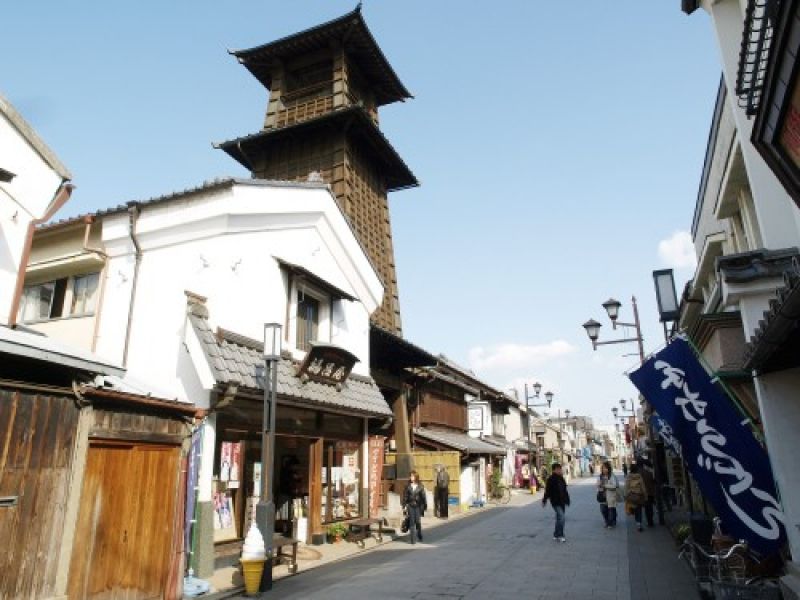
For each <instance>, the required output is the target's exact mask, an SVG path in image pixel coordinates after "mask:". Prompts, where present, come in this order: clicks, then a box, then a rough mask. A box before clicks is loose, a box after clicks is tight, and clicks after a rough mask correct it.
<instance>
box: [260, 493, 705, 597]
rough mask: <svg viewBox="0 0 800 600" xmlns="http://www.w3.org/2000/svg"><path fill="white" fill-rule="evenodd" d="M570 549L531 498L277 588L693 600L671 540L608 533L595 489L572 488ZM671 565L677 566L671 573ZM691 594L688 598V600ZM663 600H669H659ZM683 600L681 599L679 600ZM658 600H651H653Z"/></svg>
mask: <svg viewBox="0 0 800 600" xmlns="http://www.w3.org/2000/svg"><path fill="white" fill-rule="evenodd" d="M570 494H571V496H572V498H573V506H571V507H570V509H569V510H568V513H567V536H568V539H569V541H568V542H567V543H566V544H560V543H557V542H553V541H552V539H551V536H552V527H553V513H552V511H551V510H550V509H549V507H548V508H547V509H546V510H543V509H542V507H541V504H540V503H538V502H536V501H535V500H536V499H535V498H532V497H531V496H528V495H526V496H524V497H520V496H517V495H515V496H513V497H512V503H511V504H510V505H509V507H510V508H507V509H503V510H499V509H498V510H495V509H492V510H490V511H486V512H482V513H478V514H475V515H471V516H469V517H464V518H462V519H458V520H453V521H451V522H448V523H445V524H442V525H441V526H438V527H435V528H434V527H432V528H431V529H430V530H429V531H426V536H425V543H424V544H419V545H417V546H413V547H412V546H410V545H408V544H406V543H405V542H404V541H396V542H392V543H389V544H386V545H384V546H379V547H376V548H375V549H374V550H369V551H368V552H367V553H364V554H360V555H358V556H355V557H353V558H349V559H347V560H343V561H340V562H338V563H333V564H329V565H326V566H323V567H319V568H317V569H314V570H311V571H308V572H306V573H303V572H301V574H300V575H298V576H297V577H294V578H291V579H281V580H280V581H278V582H277V583H276V585H275V590H274V592H275V597H280V598H281V599H285V600H300V599H303V600H305V599H316V598H325V599H330V598H353V599H356V600H358V599H360V598H364V599H370V600H372V599H373V598H374V599H376V600H398V599H400V598H403V599H409V598H416V599H419V600H453V599H455V598H459V599H463V600H478V599H480V600H506V599H509V600H510V599H512V598H513V599H515V600H516V599H524V600H533V599H540V598H541V599H548V600H549V599H553V600H556V599H557V600H564V599H566V600H571V599H575V600H582V599H583V598H587V599H589V600H593V599H597V600H610V599H611V598H616V599H619V600H660V599H661V597H670V598H676V599H678V600H695V599H696V598H697V595H696V594H695V593H694V588H693V584H694V582H693V580H692V578H691V576H690V575H689V573H688V571H687V570H686V569H685V567H684V566H683V565H681V564H680V563H678V561H677V560H676V556H675V555H676V552H675V550H674V545H673V544H672V541H671V538H670V537H669V535H668V534H667V533H666V532H665V531H664V530H660V529H655V530H651V531H648V532H647V533H646V534H643V535H639V534H636V533H635V532H633V533H631V531H630V530H631V524H630V523H629V522H627V521H623V519H620V525H619V527H618V528H617V529H615V530H606V529H604V528H603V527H602V523H601V522H600V520H599V515H598V511H597V505H596V502H595V501H594V481H593V480H585V481H573V482H572V483H570ZM673 563H678V565H677V568H675V569H673V567H674V566H675V565H674V564H673ZM686 590H689V594H688V595H685V594H686ZM665 594H672V595H671V596H665ZM675 594H681V595H675ZM656 596H657V597H656Z"/></svg>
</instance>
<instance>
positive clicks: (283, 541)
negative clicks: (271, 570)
mask: <svg viewBox="0 0 800 600" xmlns="http://www.w3.org/2000/svg"><path fill="white" fill-rule="evenodd" d="M299 543H300V540H296V539H294V538H290V537H286V536H284V535H281V534H279V533H276V534H275V535H273V536H272V561H273V562H272V565H273V566H275V565H277V564H288V565H289V573H291V574H292V575H294V574H295V573H297V544H299ZM286 546H291V547H292V553H291V554H284V553H283V548H285V547H286Z"/></svg>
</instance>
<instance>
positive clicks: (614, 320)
mask: <svg viewBox="0 0 800 600" xmlns="http://www.w3.org/2000/svg"><path fill="white" fill-rule="evenodd" d="M631 304H632V305H633V323H624V322H622V321H619V320H618V319H619V309H620V307H621V306H622V302H620V301H619V300H615V299H614V298H609V299H608V300H606V301H605V302H603V308H605V309H606V313H608V318H609V319H611V324H612V327H613V328H614V329H615V330H616V328H617V327H627V328H631V327H632V328H633V329H634V330H635V332H636V335H635V336H634V337H624V338H621V339H617V340H606V341H603V342H599V341H598V338H599V337H600V328H601V327H602V324H601V323H598V322H597V321H595V320H594V319H589V320H588V321H586V323H584V324H583V328H584V329H585V330H586V335H588V336H589V340H590V341H591V342H592V348H593V349H594V350H597V347H598V346H603V345H606V344H623V343H627V342H636V343H637V344H638V346H639V361H640V362H641V363H642V364H644V337H643V336H642V326H641V323H640V321H639V308H638V307H637V305H636V296H633V297H631ZM635 419H636V413H635V412H634V423H635ZM647 431H648V432H649V429H648V430H647ZM637 433H638V432H637V431H634V436H633V438H632V441H633V442H634V446H635V442H636V435H637ZM653 447H655V446H653ZM634 449H635V448H634ZM654 458H656V457H654ZM653 465H654V468H655V479H656V490H655V491H656V504H657V508H658V521H659V524H661V525H663V524H664V513H663V507H662V504H661V490H660V487H661V486H660V484H659V481H660V480H661V478H660V476H659V472H658V460H657V459H656V460H654V461H653Z"/></svg>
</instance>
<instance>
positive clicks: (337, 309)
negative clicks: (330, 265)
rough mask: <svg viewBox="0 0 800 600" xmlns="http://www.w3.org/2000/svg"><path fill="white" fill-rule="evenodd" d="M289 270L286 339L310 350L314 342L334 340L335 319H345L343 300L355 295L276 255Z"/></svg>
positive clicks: (284, 269)
mask: <svg viewBox="0 0 800 600" xmlns="http://www.w3.org/2000/svg"><path fill="white" fill-rule="evenodd" d="M275 260H277V261H278V264H279V265H280V267H281V269H282V270H283V271H284V272H285V273H286V283H287V288H288V298H287V300H288V306H287V310H286V316H287V317H288V323H287V324H286V328H285V331H286V342H287V343H289V344H291V343H292V342H294V346H295V349H296V350H297V351H299V352H303V353H305V352H308V350H310V349H311V342H326V343H331V342H332V341H333V339H332V338H333V336H334V328H333V323H334V321H335V322H336V323H342V322H344V320H345V319H344V314H343V313H342V307H341V301H342V300H347V301H349V302H355V301H356V298H355V297H354V296H352V295H350V294H348V293H347V292H345V291H343V290H341V289H340V288H338V287H336V286H335V285H333V284H331V283H329V282H327V281H325V280H324V279H322V278H321V277H319V276H318V275H315V274H314V273H312V272H311V271H309V270H308V269H306V268H305V267H302V266H300V265H296V264H294V263H290V262H288V261H285V260H283V259H281V258H278V257H275Z"/></svg>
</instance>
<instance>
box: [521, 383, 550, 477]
mask: <svg viewBox="0 0 800 600" xmlns="http://www.w3.org/2000/svg"><path fill="white" fill-rule="evenodd" d="M541 391H542V384H541V383H539V382H538V381H537V382H536V383H534V384H533V395H532V396H531V395H529V394H528V383H527V382H525V414H526V415H527V417H528V419H527V421H528V422H527V427H526V428H527V430H528V469H529V470H531V468H532V466H533V453H532V452H531V445H532V443H533V442H532V440H531V409H532V408H537V407H540V406H546V407H547V408H550V405H552V404H553V392H550V391H547V392H545V394H544V399H545V401H544V402H543V403H539V404H536V403H534V402H531V400H536V399H538V398H539V394H540V393H541ZM536 454H537V457H538V456H539V452H538V451H537V453H536ZM536 462H537V463H538V462H539V461H538V460H537V461H536ZM531 477H533V471H532V470H531ZM528 485H529V486H530V480H529V482H528Z"/></svg>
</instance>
